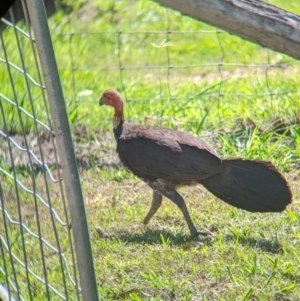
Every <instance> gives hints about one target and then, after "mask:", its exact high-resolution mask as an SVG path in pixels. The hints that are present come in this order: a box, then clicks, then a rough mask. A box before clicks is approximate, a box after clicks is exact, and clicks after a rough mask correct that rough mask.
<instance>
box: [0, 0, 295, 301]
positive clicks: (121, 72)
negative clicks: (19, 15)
mask: <svg viewBox="0 0 300 301" xmlns="http://www.w3.org/2000/svg"><path fill="white" fill-rule="evenodd" d="M67 2H68V1H67ZM71 2H72V1H71ZM71 2H70V3H71ZM82 2H83V3H85V1H82ZM148 2H149V1H148ZM148 2H147V1H107V2H105V1H86V3H87V5H83V7H82V8H80V9H79V10H78V12H77V13H70V12H67V13H65V14H64V16H63V17H62V16H61V12H59V13H58V14H57V15H54V16H52V17H51V18H50V19H49V22H50V24H51V26H52V27H51V34H52V37H53V41H54V49H55V52H56V54H57V60H58V67H59V71H60V73H61V78H62V85H63V88H64V93H65V96H66V101H67V103H68V105H69V107H68V109H69V114H70V115H69V119H70V121H71V122H73V123H74V124H75V125H78V123H82V124H84V125H87V127H91V128H92V126H93V127H94V129H95V127H99V128H100V133H101V135H99V137H98V138H99V139H100V140H101V139H102V140H103V141H104V142H107V141H108V140H110V139H111V137H110V136H107V135H105V134H104V131H107V130H108V128H110V124H111V117H110V116H106V115H105V114H106V113H105V112H104V113H103V112H99V111H97V110H98V109H96V106H98V104H97V99H98V95H100V93H101V92H102V91H103V90H105V89H107V88H111V87H112V88H117V89H119V90H120V91H121V92H122V95H124V98H125V100H126V102H127V104H126V110H127V111H126V113H128V116H129V119H130V121H134V122H139V123H151V124H152V123H154V124H159V125H164V126H170V127H172V126H173V127H176V126H178V127H183V128H184V129H188V130H194V131H196V132H197V134H198V135H199V136H201V135H202V136H212V134H213V133H214V131H215V130H216V129H220V128H225V127H228V126H232V124H235V123H236V122H238V121H239V119H240V118H241V116H240V115H239V112H236V111H235V107H236V106H237V104H238V103H239V102H240V101H244V102H246V103H247V104H248V107H247V109H248V110H249V112H250V113H255V112H256V111H257V110H264V104H268V105H269V107H271V108H272V114H271V115H272V116H273V117H276V116H278V112H280V113H284V114H283V115H284V116H285V117H292V118H299V120H300V111H299V106H300V104H299V100H298V99H299V94H300V89H299V85H296V84H293V85H289V84H285V85H282V86H278V85H277V84H276V82H274V80H273V77H272V74H273V72H277V73H276V74H278V73H280V72H282V74H283V76H282V79H281V81H282V82H283V80H284V75H285V74H287V73H288V72H290V71H291V72H297V70H298V71H299V62H297V61H295V60H292V59H290V58H286V57H284V56H282V55H279V54H275V53H274V52H272V51H268V50H266V49H260V48H256V49H255V50H253V53H255V52H263V53H264V54H265V61H264V62H261V61H259V62H258V61H255V59H253V60H251V59H245V58H243V57H242V55H241V53H240V52H242V50H241V51H240V52H239V51H236V52H235V53H234V54H233V53H232V52H229V51H228V49H227V47H229V46H230V45H229V44H228V41H227V40H228V39H229V34H228V33H226V32H223V31H221V30H219V29H209V30H208V29H199V28H198V27H197V26H194V25H191V26H190V27H191V29H189V28H188V26H186V25H182V22H183V21H184V20H186V18H187V17H183V16H180V15H179V14H176V13H174V12H173V11H171V10H168V9H165V8H162V7H159V8H158V6H157V5H156V4H155V3H153V2H151V3H152V4H151V8H149V9H148V10H142V13H141V15H139V16H137V18H140V19H141V20H142V21H140V22H134V21H135V20H127V21H124V20H122V19H121V20H120V16H121V15H122V12H124V11H122V9H123V7H122V6H121V5H123V4H122V3H125V4H124V5H127V6H128V10H129V9H131V8H132V7H133V6H134V5H138V4H137V3H142V4H145V5H146V4H147V3H148ZM109 3H110V4H109ZM147 5H148V4H147ZM149 7H150V6H149ZM22 8H23V20H24V21H22V22H18V23H17V22H16V20H15V16H14V13H13V11H12V10H11V11H10V20H6V19H2V20H1V22H2V23H3V24H5V26H6V27H5V29H4V30H3V31H2V32H1V53H0V72H1V74H0V76H1V80H2V83H4V84H3V86H1V90H0V116H1V117H0V201H1V204H0V210H1V218H0V252H1V256H0V257H1V258H0V282H1V283H2V284H3V286H4V287H5V288H6V289H7V291H8V292H11V294H12V295H13V296H14V297H15V298H17V299H19V300H34V299H35V298H36V300H61V299H62V300H80V299H81V295H80V288H79V283H78V275H77V274H78V273H77V270H76V262H75V255H74V247H73V242H72V237H71V233H70V229H69V226H68V225H69V224H70V221H69V220H70V219H69V214H68V210H67V204H66V198H65V191H64V186H63V183H62V181H61V178H62V174H61V171H60V166H61V162H60V160H59V158H58V155H57V148H56V143H55V133H54V132H53V125H52V122H51V118H50V112H49V106H48V101H47V97H46V93H45V86H44V82H43V77H42V73H41V68H40V64H39V61H38V59H37V50H36V44H35V41H34V39H33V38H32V30H31V27H30V18H29V15H28V8H27V5H26V1H25V0H23V1H22ZM141 8H143V7H142V6H141ZM95 13H96V15H93V14H95ZM62 18H63V19H62ZM101 18H103V19H105V20H106V22H107V24H108V25H110V26H107V28H106V29H102V28H101V26H100V25H99V23H97V24H96V22H97V20H99V19H101ZM156 18H160V19H163V20H164V21H165V22H164V23H163V24H164V25H162V26H160V27H159V28H158V26H157V24H156ZM89 19H92V20H93V21H94V23H95V24H96V25H94V23H93V22H90V20H89ZM122 22H123V23H125V22H126V26H125V25H124V24H123V23H122ZM119 23H120V24H119ZM118 24H119V25H118ZM181 25H182V28H180V26H181ZM204 40H205V41H204ZM99 41H101V43H99ZM202 41H204V42H205V43H206V44H205V46H207V45H210V46H211V47H210V48H207V49H206V48H205V46H203V45H204V44H203V45H202ZM232 41H233V42H234V40H232ZM204 42H203V43H204ZM245 43H247V42H245ZM181 44H185V48H183V47H182V48H181ZM187 44H188V45H189V47H187V46H186V45H187ZM99 45H100V46H103V47H100V48H99ZM239 45H240V44H239ZM176 48H178V49H181V51H182V53H181V54H180V50H176ZM174 49H175V50H174ZM176 51H177V53H175V52H176ZM203 51H212V54H211V56H209V59H208V60H207V61H205V60H202V59H201V53H203ZM178 53H179V54H180V55H179V54H178ZM235 55H236V57H235ZM205 58H208V56H207V55H206V56H205ZM295 70H296V71H295ZM244 75H246V77H249V83H248V85H249V86H251V85H252V84H253V87H252V86H251V87H250V88H249V87H248V89H247V90H246V91H244V90H243V86H241V85H240V81H242V80H243V78H244V77H243V76H244ZM288 80H289V79H287V80H286V81H288ZM262 81H264V82H265V83H266V89H258V86H260V85H261V82H262ZM201 82H203V83H204V85H202V84H200V83H201ZM228 82H230V85H228ZM4 85H5V86H4ZM183 85H184V87H183ZM262 99H263V101H262ZM286 100H291V101H290V103H291V104H292V106H291V107H289V108H286V107H285V105H284V103H285V101H286ZM175 103H176V106H175V105H174V104H175ZM258 103H259V107H258ZM225 104H226V106H227V107H226V110H225V109H224V108H223V107H224V106H225ZM136 107H138V108H142V110H141V109H140V110H137V109H136ZM195 108H196V109H195ZM255 108H258V109H255ZM192 111H193V112H194V111H199V112H200V113H197V114H194V113H193V114H191V112H192ZM212 111H215V113H216V114H218V124H215V123H214V121H215V120H212V121H210V120H209V117H207V123H206V124H207V125H206V127H205V131H202V132H201V131H199V129H201V127H200V125H202V124H201V119H202V120H203V118H204V117H203V116H206V115H205V114H207V115H208V114H209V112H212ZM81 112H84V114H82V115H80V114H81ZM95 112H97V114H99V118H97V124H96V125H92V123H91V122H94V121H95V119H96V118H95V116H94V115H93V114H94V113H95ZM141 112H143V113H144V114H143V116H141V115H140V113H141ZM203 112H204V113H203ZM232 112H233V113H232ZM101 114H102V115H101ZM203 114H204V115H203ZM297 114H298V115H297ZM245 115H246V114H245ZM243 116H244V115H243ZM257 116H259V117H257ZM257 116H256V117H254V121H255V122H257V123H259V122H263V120H262V119H260V118H263V117H262V116H263V114H257ZM92 117H93V118H92ZM299 120H298V122H299ZM199 124H200V125H199ZM195 129H196V130H195ZM83 132H85V129H83V131H81V134H82V133H83ZM95 132H97V131H96V130H95ZM88 138H90V137H88ZM206 138H207V137H206ZM79 140H80V139H79ZM79 144H80V143H79ZM95 145H96V146H95ZM95 145H94V146H93V147H96V149H95V150H94V148H93V147H91V146H90V145H89V144H84V145H83V148H84V151H83V152H82V154H83V156H84V155H85V150H86V149H88V152H89V153H90V152H91V153H92V155H94V156H96V155H97V158H96V159H99V160H100V161H101V164H103V163H111V161H113V160H115V157H114V154H115V145H114V143H111V144H109V149H108V150H107V149H105V151H104V152H103V151H102V150H101V148H100V145H101V141H100V142H99V141H98V142H97V141H96V143H95ZM105 145H106V144H105ZM77 146H78V147H80V145H77ZM104 153H105V156H104V155H103V154H104ZM107 153H109V155H107ZM102 155H103V158H102V157H101V156H102ZM107 157H108V159H107ZM105 160H106V161H105ZM86 166H90V164H87V165H86ZM0 294H1V287H0ZM0 296H1V295H0Z"/></svg>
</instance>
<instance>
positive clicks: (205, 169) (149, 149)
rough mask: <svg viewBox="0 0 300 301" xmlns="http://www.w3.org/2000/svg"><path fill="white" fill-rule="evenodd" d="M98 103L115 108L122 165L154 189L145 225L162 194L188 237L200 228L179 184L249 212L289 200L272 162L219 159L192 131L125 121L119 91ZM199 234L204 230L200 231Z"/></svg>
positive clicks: (280, 208) (272, 208)
mask: <svg viewBox="0 0 300 301" xmlns="http://www.w3.org/2000/svg"><path fill="white" fill-rule="evenodd" d="M99 104H100V105H109V106H112V107H113V108H114V110H115V113H114V117H113V131H114V136H115V139H116V141H117V153H118V155H119V158H120V160H121V162H122V163H123V164H124V166H125V167H126V168H127V169H128V170H129V171H130V172H132V173H133V174H134V175H136V176H137V177H138V178H140V179H141V180H143V181H144V182H146V183H147V184H148V185H149V186H150V187H151V188H152V189H153V198H152V204H151V207H150V210H149V212H148V214H147V215H146V217H145V218H144V221H143V222H144V224H145V225H146V224H148V222H149V221H150V219H151V218H152V216H153V215H154V214H155V212H156V211H157V209H158V208H159V207H160V205H161V203H162V197H163V196H165V197H167V198H168V199H170V200H171V201H173V202H174V203H175V204H176V205H177V206H178V207H179V208H180V210H181V211H182V213H183V215H184V217H185V220H186V222H187V224H188V227H189V230H190V232H191V235H192V236H194V235H197V234H200V233H201V232H198V231H197V229H196V227H195V226H194V224H193V222H192V220H191V218H190V215H189V212H188V209H187V207H186V204H185V202H184V199H183V198H182V196H181V195H180V194H179V193H178V192H177V188H178V187H180V186H184V185H196V184H201V185H203V186H204V187H205V188H206V189H207V190H209V191H210V192H211V193H213V194H214V195H215V196H217V197H218V198H220V199H221V200H223V201H225V202H226V203H228V204H230V205H232V206H235V207H237V208H242V209H245V210H248V211H251V212H279V211H283V210H284V209H285V208H286V206H287V205H288V204H290V203H291V202H292V194H291V191H290V188H289V186H288V184H287V182H286V180H285V178H284V177H283V175H282V174H280V173H279V171H278V170H277V169H276V167H275V166H274V165H273V164H272V163H270V162H264V161H251V160H246V159H242V158H234V159H222V158H221V157H220V156H219V155H218V153H217V152H216V151H215V150H214V149H213V148H212V147H211V146H209V145H208V144H207V143H206V142H204V141H203V140H201V139H198V138H196V137H195V136H193V135H192V134H190V133H187V132H183V131H177V130H172V129H167V128H162V127H155V126H146V125H138V124H132V123H128V122H126V121H125V120H124V111H123V100H122V97H121V95H120V94H119V92H117V91H116V90H113V89H110V90H107V91H105V92H104V93H103V94H102V96H101V98H100V101H99ZM202 234H203V233H202Z"/></svg>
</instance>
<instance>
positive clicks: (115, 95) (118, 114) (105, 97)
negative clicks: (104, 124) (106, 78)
mask: <svg viewBox="0 0 300 301" xmlns="http://www.w3.org/2000/svg"><path fill="white" fill-rule="evenodd" d="M99 105H100V106H102V105H108V106H112V107H114V108H115V115H114V124H115V125H116V123H118V122H119V121H121V120H124V113H123V99H122V97H121V95H120V93H119V92H118V91H117V90H114V89H109V90H106V91H105V92H104V93H103V94H102V95H101V97H100V100H99Z"/></svg>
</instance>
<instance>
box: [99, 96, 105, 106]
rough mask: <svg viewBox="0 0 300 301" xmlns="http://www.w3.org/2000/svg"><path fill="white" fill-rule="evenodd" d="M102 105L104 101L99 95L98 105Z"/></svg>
mask: <svg viewBox="0 0 300 301" xmlns="http://www.w3.org/2000/svg"><path fill="white" fill-rule="evenodd" d="M103 105H104V102H103V99H102V97H101V98H100V100H99V106H103Z"/></svg>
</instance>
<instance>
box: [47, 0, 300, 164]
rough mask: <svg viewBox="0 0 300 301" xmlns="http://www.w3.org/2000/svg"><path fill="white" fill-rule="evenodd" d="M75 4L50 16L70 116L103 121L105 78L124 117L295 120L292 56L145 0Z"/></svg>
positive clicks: (214, 125) (207, 126)
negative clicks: (101, 105) (119, 100)
mask: <svg viewBox="0 0 300 301" xmlns="http://www.w3.org/2000/svg"><path fill="white" fill-rule="evenodd" d="M84 3H85V4H84V5H82V6H81V7H79V8H78V9H77V12H76V13H73V14H67V15H65V16H64V17H63V20H64V22H61V15H56V16H55V17H54V18H53V19H52V20H51V22H50V24H51V25H50V26H51V27H52V35H53V39H54V47H55V49H56V51H57V52H58V53H59V55H58V66H59V68H60V72H61V75H62V79H63V86H64V91H65V93H66V99H67V101H68V103H69V110H70V112H71V113H70V115H72V117H73V118H74V119H73V121H74V124H76V123H80V122H82V123H84V124H85V125H86V126H88V127H89V128H91V129H95V128H97V130H109V129H110V124H111V118H110V116H107V114H106V113H107V112H106V111H105V110H103V111H100V110H98V108H97V106H98V103H97V99H98V97H99V95H100V94H101V92H102V91H103V90H105V89H107V88H111V87H113V88H117V89H118V90H120V92H121V94H122V95H123V96H124V98H125V100H126V107H125V108H126V116H127V117H128V119H129V120H130V121H132V122H139V123H148V124H154V125H162V126H167V127H173V128H181V129H184V130H189V131H193V132H194V133H196V134H197V135H200V136H201V135H202V136H205V137H207V136H213V135H214V133H215V132H216V131H217V132H219V130H220V129H223V130H226V131H227V130H228V131H229V132H232V131H234V130H235V129H236V128H238V127H239V126H240V127H244V128H245V127H247V124H249V122H250V123H251V122H253V124H254V125H257V126H258V127H262V128H263V131H264V130H266V131H272V130H273V129H274V127H276V124H277V123H278V122H282V121H283V120H284V119H287V124H289V125H291V126H293V125H295V124H297V123H298V120H299V109H298V108H299V100H298V99H299V88H298V85H297V79H296V74H297V72H298V70H299V62H298V61H297V60H294V59H292V58H290V57H288V56H285V55H284V54H280V53H276V52H273V51H271V50H268V49H265V48H262V47H260V46H259V45H254V44H252V43H250V42H247V41H245V40H242V39H240V38H238V37H235V36H232V35H230V34H228V33H227V32H224V31H222V30H220V29H218V28H213V27H211V26H208V25H205V24H203V23H201V22H197V21H194V20H192V19H190V18H188V17H184V16H182V15H180V14H179V13H176V12H174V11H172V10H170V9H166V8H163V7H161V6H159V5H157V4H156V3H154V2H150V1H125V2H120V1H112V2H105V3H103V2H99V1H86V2H84ZM62 23H63V24H62ZM83 24H84V25H83ZM87 116H88V117H87ZM216 116H218V118H216ZM279 119H280V121H278V120H279ZM247 120H248V121H249V122H248V121H247ZM247 122H248V123H247ZM99 139H101V138H99ZM105 139H106V138H105ZM212 143H213V142H212ZM111 152H112V153H114V149H113V148H111ZM98 157H101V156H98ZM108 160H112V159H108Z"/></svg>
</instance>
